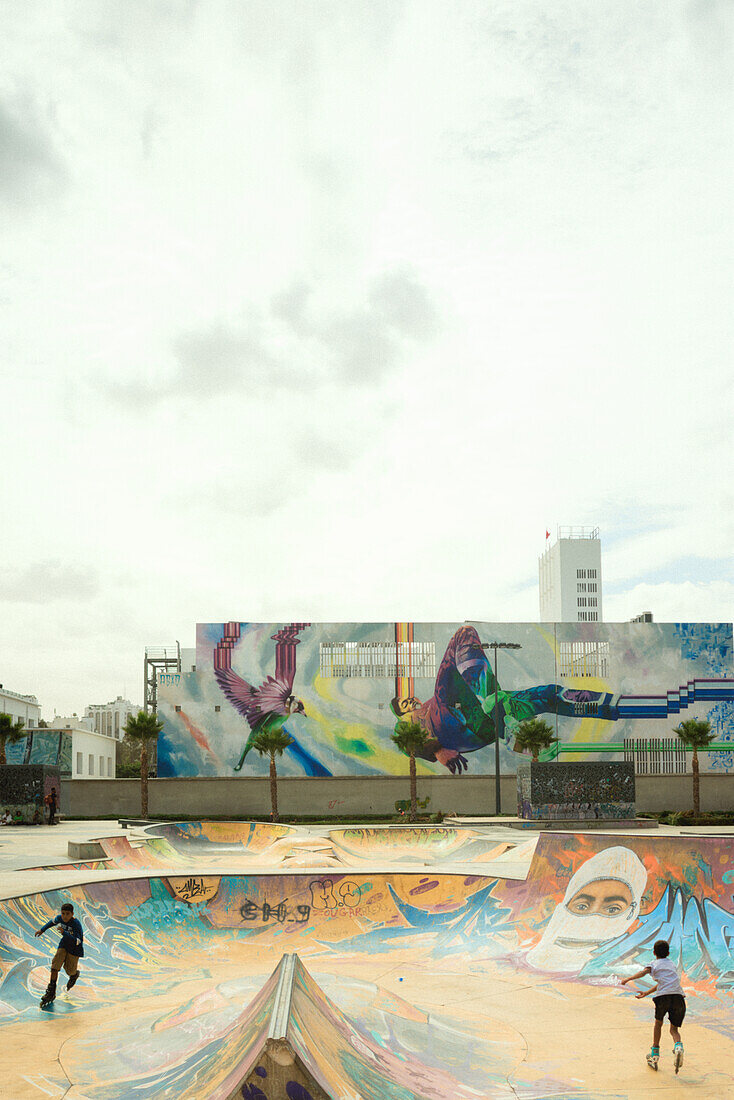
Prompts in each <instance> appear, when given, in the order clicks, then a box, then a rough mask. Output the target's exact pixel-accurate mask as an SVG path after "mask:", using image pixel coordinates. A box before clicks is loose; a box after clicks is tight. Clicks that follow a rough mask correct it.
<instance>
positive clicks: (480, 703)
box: [390, 626, 734, 774]
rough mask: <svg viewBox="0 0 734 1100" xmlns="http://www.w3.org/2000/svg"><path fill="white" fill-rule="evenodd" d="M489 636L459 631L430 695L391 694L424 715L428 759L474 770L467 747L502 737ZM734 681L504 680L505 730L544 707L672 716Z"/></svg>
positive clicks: (403, 712)
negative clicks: (652, 687)
mask: <svg viewBox="0 0 734 1100" xmlns="http://www.w3.org/2000/svg"><path fill="white" fill-rule="evenodd" d="M488 648H489V647H488V645H487V644H486V643H483V642H482V641H481V639H480V637H479V634H478V633H477V631H476V629H475V627H473V626H461V627H459V629H458V630H457V631H456V633H455V634H454V635H453V637H452V638H451V640H450V642H449V644H448V646H447V647H446V652H445V653H444V655H443V660H442V661H441V664H440V666H439V669H438V674H437V676H436V686H435V690H434V693H433V695H432V696H431V698H430V699H429V700H428V701H427V702H425V703H422V702H421V701H420V699H418V698H416V696H415V695H403V696H398V695H396V696H395V698H394V699H393V700H392V701H391V704H390V706H391V708H392V711H393V714H395V716H396V717H397V718H398V719H405V718H409V719H410V720H411V721H413V722H417V723H418V725H419V726H422V728H423V729H424V730H425V731H426V733H427V734H428V741H427V742H426V745H425V747H424V749H423V750H422V751H421V752H420V753H419V754H418V755H420V756H421V758H422V759H424V760H432V761H437V762H438V763H440V764H444V765H445V766H446V767H447V768H448V769H449V771H450V772H452V773H453V774H461V772H464V771H466V770H467V767H468V764H467V761H466V758H465V756H464V753H469V752H476V751H477V750H478V749H483V748H485V746H487V745H491V744H493V743H494V740H495V723H494V705H495V677H494V673H493V671H492V668H491V666H490V664H489V661H488V660H487V655H486V652H485V650H486V649H488ZM732 697H734V683H733V682H732V681H731V680H727V679H725V678H718V679H711V680H701V681H694V682H693V683H689V684H688V685H687V686H686V687H680V688H678V690H677V691H669V692H667V693H666V694H665V695H662V694H661V695H650V696H638V695H612V694H611V692H601V691H588V690H579V689H576V688H564V687H563V686H562V685H561V684H538V685H537V686H535V687H530V688H522V689H520V690H518V691H503V690H502V689H501V688H500V687H499V686H498V687H497V702H498V706H499V708H500V714H501V721H500V725H501V729H500V737H503V736H504V725H505V721H507V723H508V725H509V726H510V729H512V727H513V726H515V725H516V724H517V723H519V722H522V721H525V720H526V719H529V718H534V717H535V716H536V715H538V714H559V715H563V716H565V717H568V718H581V717H585V716H587V715H588V716H589V717H593V718H596V719H601V720H603V721H606V722H616V721H618V720H620V719H624V718H665V717H667V716H668V715H671V714H678V713H679V712H680V710H682V709H685V708H686V707H688V706H689V705H690V704H691V703H692V702H693V701H695V700H701V701H707V702H708V701H713V700H731V699H732Z"/></svg>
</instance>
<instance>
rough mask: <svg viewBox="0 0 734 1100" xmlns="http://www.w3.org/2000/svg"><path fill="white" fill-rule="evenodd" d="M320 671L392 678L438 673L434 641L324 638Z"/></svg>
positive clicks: (354, 675) (348, 676) (328, 674)
mask: <svg viewBox="0 0 734 1100" xmlns="http://www.w3.org/2000/svg"><path fill="white" fill-rule="evenodd" d="M319 673H320V675H321V676H325V677H336V676H338V677H344V678H357V677H358V678H369V679H375V678H376V679H390V680H394V679H395V677H396V676H415V677H420V676H425V677H430V678H434V677H435V675H436V644H435V642H322V643H321V645H320V646H319Z"/></svg>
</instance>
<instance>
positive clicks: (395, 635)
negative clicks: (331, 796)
mask: <svg viewBox="0 0 734 1100" xmlns="http://www.w3.org/2000/svg"><path fill="white" fill-rule="evenodd" d="M493 642H511V643H514V644H515V645H517V646H519V648H516V649H510V650H504V649H500V650H499V668H498V670H497V677H496V678H495V664H494V662H495V657H494V654H495V652H496V651H495V650H493V649H492V646H491V643H493ZM495 701H496V703H497V707H496V708H495ZM158 711H159V715H160V717H161V718H162V719H163V721H164V729H163V732H162V734H161V737H160V742H159V751H158V774H159V775H160V776H164V777H165V776H196V775H201V776H237V775H242V776H253V775H258V776H263V775H267V774H268V760H267V758H262V757H261V756H260V755H259V754H258V753H257V752H256V751H255V749H254V748H253V745H252V742H253V738H254V737H255V736H256V735H257V734H258V733H259V732H261V731H263V730H273V729H284V730H285V731H286V732H287V733H288V734H289V735H290V737H291V739H292V744H291V745H290V747H289V748H288V749H287V750H286V752H285V754H284V756H283V757H282V758H281V759H280V760H279V762H278V770H279V773H280V774H282V775H290V776H331V775H364V776H369V775H374V776H379V775H404V774H405V772H406V759H405V757H404V756H403V755H402V754H401V753H400V752H399V751H398V749H397V748H396V747H395V745H394V744H393V742H392V741H391V734H392V733H393V732H394V728H395V725H396V723H397V722H398V721H399V720H400V719H401V718H410V719H411V720H412V721H416V722H418V723H419V724H420V725H421V726H422V727H423V728H424V729H425V730H426V733H427V734H428V739H427V743H426V748H425V751H424V758H423V759H420V760H419V761H418V770H419V773H422V774H447V773H452V774H454V775H457V776H459V775H462V774H464V773H465V772H467V771H469V772H471V773H473V774H479V775H482V774H488V775H489V774H493V771H494V755H495V749H494V744H495V740H496V735H497V730H496V729H495V725H496V724H497V725H498V726H499V740H500V750H501V767H502V770H503V772H504V773H513V772H514V771H515V769H516V764H517V762H518V761H519V760H522V759H523V757H522V756H519V755H518V754H517V753H516V752H515V751H514V737H513V730H514V729H515V728H516V726H517V725H518V723H519V722H521V721H523V720H524V719H526V718H531V717H533V716H536V715H538V716H542V717H544V718H545V719H546V720H547V721H549V722H551V724H553V725H554V726H555V727H556V730H557V735H558V737H559V739H560V743H561V749H562V751H563V753H564V754H572V755H566V756H565V758H566V759H569V760H570V759H577V760H580V759H591V760H593V759H610V755H609V751H608V750H609V749H610V747H612V746H617V747H618V749H616V750H614V751H619V752H621V751H622V745H623V742H624V741H625V740H627V739H642V738H651V739H654V738H658V737H670V736H671V731H672V729H673V727H674V726H676V725H677V724H678V723H679V722H680V721H681V720H683V719H685V718H688V717H694V718H699V719H708V720H709V721H710V722H711V724H712V729H713V731H714V733H715V735H716V741H717V744H718V745H720V746H726V747H725V748H719V749H718V750H717V751H716V752H711V753H708V754H707V756H708V759H704V764H703V766H704V769H707V768H708V769H714V770H722V771H727V772H728V771H734V672H733V666H732V626H731V624H730V623H723V624H716V623H713V624H709V623H695V624H690V623H557V624H553V623H550V624H549V623H480V622H476V623H318V624H317V623H267V624H263V623H240V622H229V623H205V624H199V625H198V627H197V646H196V671H195V672H190V673H163V674H161V676H160V679H159V683H158ZM496 714H497V715H498V716H499V721H497V723H496ZM729 744H731V749H729V748H728V746H729Z"/></svg>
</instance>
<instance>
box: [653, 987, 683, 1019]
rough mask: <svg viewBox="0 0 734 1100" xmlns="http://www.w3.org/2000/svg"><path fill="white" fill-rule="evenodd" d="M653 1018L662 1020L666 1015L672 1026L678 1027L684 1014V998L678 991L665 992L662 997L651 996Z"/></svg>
mask: <svg viewBox="0 0 734 1100" xmlns="http://www.w3.org/2000/svg"><path fill="white" fill-rule="evenodd" d="M653 1001H654V1002H655V1019H656V1020H664V1019H665V1017H666V1016H667V1017H668V1019H669V1020H670V1022H671V1024H672V1025H673V1027H680V1025H681V1024H682V1023H683V1020H684V1019H685V1015H686V999H685V997H683V996H682V995H681V994H680V993H665V994H663V996H662V997H653Z"/></svg>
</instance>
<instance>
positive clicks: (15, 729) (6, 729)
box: [0, 714, 25, 764]
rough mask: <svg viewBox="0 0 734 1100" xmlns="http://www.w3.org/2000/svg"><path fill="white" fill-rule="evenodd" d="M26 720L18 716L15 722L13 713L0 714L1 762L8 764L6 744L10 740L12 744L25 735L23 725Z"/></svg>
mask: <svg viewBox="0 0 734 1100" xmlns="http://www.w3.org/2000/svg"><path fill="white" fill-rule="evenodd" d="M24 726H25V722H24V721H23V719H22V718H18V719H17V720H16V721H15V722H13V716H12V714H0V764H7V762H8V760H7V757H6V756H5V745H6V744H7V742H8V741H9V742H10V744H11V745H13V744H15V742H16V741H20V739H21V737H25V734H24V733H23V727H24Z"/></svg>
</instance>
